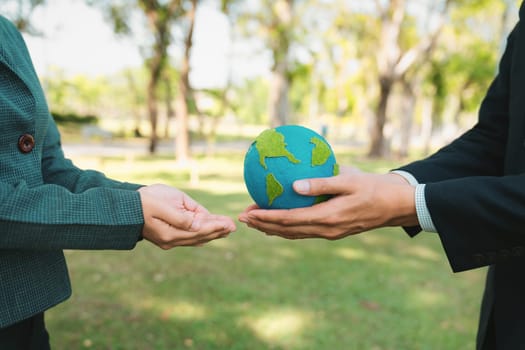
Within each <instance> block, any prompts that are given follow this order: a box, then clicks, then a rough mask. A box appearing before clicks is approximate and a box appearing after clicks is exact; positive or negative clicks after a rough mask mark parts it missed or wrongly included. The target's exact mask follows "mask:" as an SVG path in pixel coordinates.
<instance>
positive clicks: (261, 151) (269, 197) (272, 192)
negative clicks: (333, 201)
mask: <svg viewBox="0 0 525 350" xmlns="http://www.w3.org/2000/svg"><path fill="white" fill-rule="evenodd" d="M338 173H339V167H338V165H337V162H336V159H335V155H334V152H333V150H332V148H331V146H330V144H329V143H328V142H327V141H326V140H325V138H324V137H322V136H321V135H319V134H318V133H317V132H315V131H313V130H311V129H309V128H306V127H303V126H300V125H284V126H279V127H277V128H273V129H267V130H265V131H263V132H262V133H261V134H260V135H259V136H257V137H256V138H255V140H254V142H253V143H252V144H251V146H250V147H249V149H248V151H247V152H246V156H245V158H244V182H245V184H246V187H247V189H248V192H249V194H250V196H251V197H252V199H253V200H254V201H255V203H256V204H257V205H258V206H259V207H261V208H264V209H291V208H300V207H308V206H312V205H314V204H316V203H318V202H320V201H323V200H326V199H327V198H328V197H326V196H322V197H313V196H302V195H299V194H297V193H296V192H295V191H294V190H293V188H292V184H293V182H294V181H296V180H299V179H306V178H316V177H329V176H334V175H337V174H338Z"/></svg>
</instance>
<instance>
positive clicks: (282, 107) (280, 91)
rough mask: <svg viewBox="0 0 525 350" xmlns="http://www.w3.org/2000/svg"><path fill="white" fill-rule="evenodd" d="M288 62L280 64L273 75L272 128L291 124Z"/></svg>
mask: <svg viewBox="0 0 525 350" xmlns="http://www.w3.org/2000/svg"><path fill="white" fill-rule="evenodd" d="M287 70H288V69H287V64H286V62H280V63H279V64H278V66H277V67H276V70H275V71H274V72H273V73H272V83H271V85H270V106H269V110H270V121H271V126H272V127H276V126H279V125H285V124H288V122H289V113H290V112H289V106H288V88H289V86H288V79H287V77H286V74H287Z"/></svg>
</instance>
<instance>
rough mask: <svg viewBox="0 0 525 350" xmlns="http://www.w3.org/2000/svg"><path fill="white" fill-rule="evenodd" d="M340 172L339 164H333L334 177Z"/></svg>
mask: <svg viewBox="0 0 525 350" xmlns="http://www.w3.org/2000/svg"><path fill="white" fill-rule="evenodd" d="M340 172H341V170H340V168H339V164H337V163H335V164H334V176H336V175H339V173H340Z"/></svg>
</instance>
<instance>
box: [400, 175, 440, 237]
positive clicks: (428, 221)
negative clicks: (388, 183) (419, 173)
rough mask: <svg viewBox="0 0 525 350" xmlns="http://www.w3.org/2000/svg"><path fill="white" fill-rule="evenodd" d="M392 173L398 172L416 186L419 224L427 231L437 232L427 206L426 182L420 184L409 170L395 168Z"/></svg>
mask: <svg viewBox="0 0 525 350" xmlns="http://www.w3.org/2000/svg"><path fill="white" fill-rule="evenodd" d="M392 173H394V174H398V175H399V176H402V177H403V178H405V180H407V182H408V183H409V184H410V185H412V186H414V187H415V188H416V191H415V204H416V214H417V220H418V221H419V226H421V229H422V230H423V231H426V232H437V229H436V226H435V225H434V222H433V221H432V217H431V216H430V211H429V210H428V207H427V201H426V199H425V184H420V183H419V182H418V181H417V179H416V178H415V177H414V176H413V175H412V174H410V173H409V172H406V171H403V170H393V171H392Z"/></svg>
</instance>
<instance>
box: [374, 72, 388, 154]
mask: <svg viewBox="0 0 525 350" xmlns="http://www.w3.org/2000/svg"><path fill="white" fill-rule="evenodd" d="M392 86H393V82H392V81H391V80H389V79H386V78H384V79H380V93H379V103H378V104H377V108H376V113H375V115H376V117H375V120H374V124H373V126H372V133H371V143H370V150H369V151H368V156H369V157H371V158H378V157H381V156H383V154H384V151H385V137H384V134H383V130H384V128H385V124H386V112H387V108H388V100H389V98H390V94H391V92H392Z"/></svg>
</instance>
